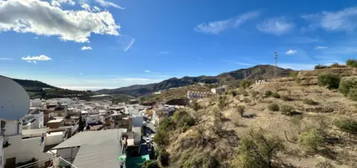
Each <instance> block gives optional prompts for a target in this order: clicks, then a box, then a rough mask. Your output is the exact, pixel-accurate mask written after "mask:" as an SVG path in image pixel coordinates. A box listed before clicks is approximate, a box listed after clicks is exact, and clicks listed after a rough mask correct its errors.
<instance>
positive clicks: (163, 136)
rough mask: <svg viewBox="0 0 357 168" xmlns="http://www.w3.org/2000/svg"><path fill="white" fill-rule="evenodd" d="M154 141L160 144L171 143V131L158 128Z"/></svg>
mask: <svg viewBox="0 0 357 168" xmlns="http://www.w3.org/2000/svg"><path fill="white" fill-rule="evenodd" d="M153 140H154V142H155V143H156V144H157V145H159V146H166V145H168V144H169V140H170V139H169V133H168V132H165V131H162V130H158V131H157V132H156V134H155V136H154V139H153Z"/></svg>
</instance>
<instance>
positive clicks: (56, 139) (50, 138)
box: [45, 132, 64, 145]
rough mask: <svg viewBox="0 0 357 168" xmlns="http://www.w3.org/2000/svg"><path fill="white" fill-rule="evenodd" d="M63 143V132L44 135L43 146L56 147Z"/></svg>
mask: <svg viewBox="0 0 357 168" xmlns="http://www.w3.org/2000/svg"><path fill="white" fill-rule="evenodd" d="M63 141H64V132H52V133H48V134H46V138H45V144H46V145H56V144H59V143H61V142H63Z"/></svg>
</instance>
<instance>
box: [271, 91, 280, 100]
mask: <svg viewBox="0 0 357 168" xmlns="http://www.w3.org/2000/svg"><path fill="white" fill-rule="evenodd" d="M272 96H273V97H274V98H277V99H279V98H280V94H279V93H277V92H274V93H273V94H272Z"/></svg>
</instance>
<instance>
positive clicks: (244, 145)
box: [231, 130, 284, 168]
mask: <svg viewBox="0 0 357 168" xmlns="http://www.w3.org/2000/svg"><path fill="white" fill-rule="evenodd" d="M283 149H284V146H283V144H282V141H281V140H280V139H278V138H270V137H267V136H266V133H264V132H263V131H262V130H259V131H256V132H255V131H251V132H250V133H249V134H248V136H247V137H244V138H243V139H242V140H241V141H240V145H239V148H238V152H237V155H236V156H235V157H234V159H233V160H232V161H231V167H235V168H267V167H272V166H273V162H272V160H273V159H276V157H277V154H278V152H280V151H282V150H283Z"/></svg>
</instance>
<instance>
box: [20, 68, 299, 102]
mask: <svg viewBox="0 0 357 168" xmlns="http://www.w3.org/2000/svg"><path fill="white" fill-rule="evenodd" d="M290 72H293V70H291V69H284V68H280V67H276V66H272V65H257V66H254V67H250V68H246V69H239V70H236V71H231V72H226V73H222V74H219V75H217V76H198V77H187V76H186V77H183V78H170V79H167V80H164V81H162V82H159V83H152V84H146V85H132V86H128V87H121V88H117V89H102V90H98V91H95V92H93V93H92V94H115V95H127V96H134V97H139V96H144V95H149V94H151V93H154V92H157V91H162V90H167V89H170V88H176V87H182V86H188V85H192V84H197V83H206V84H236V83H239V81H240V80H244V79H248V80H259V79H269V78H273V77H286V76H288V75H289V73H290ZM14 80H15V81H16V82H17V83H19V84H20V85H22V86H23V87H24V88H25V89H26V91H28V92H29V93H30V95H31V97H33V96H37V97H38V96H39V95H43V94H44V95H46V94H47V95H51V96H50V97H56V96H58V97H63V96H64V95H60V94H64V93H65V94H66V95H75V94H83V93H86V95H87V94H88V93H89V92H83V91H71V90H67V89H61V88H58V87H55V86H51V85H49V84H46V83H43V82H41V81H34V80H22V79H14ZM46 90H48V91H46ZM49 91H51V92H49ZM49 93H50V94H49Z"/></svg>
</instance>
